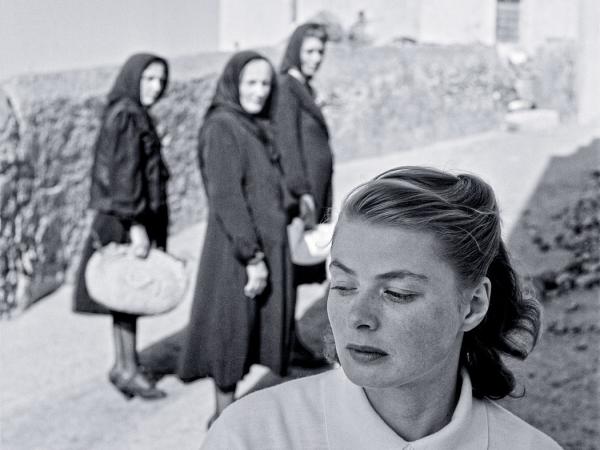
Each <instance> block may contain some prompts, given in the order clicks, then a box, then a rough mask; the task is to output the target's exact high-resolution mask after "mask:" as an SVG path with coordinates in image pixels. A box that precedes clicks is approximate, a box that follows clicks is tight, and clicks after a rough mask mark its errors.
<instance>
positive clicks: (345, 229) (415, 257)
mask: <svg viewBox="0 0 600 450" xmlns="http://www.w3.org/2000/svg"><path fill="white" fill-rule="evenodd" d="M439 255H440V252H439V246H438V245H437V242H436V239H435V237H434V236H433V235H432V234H430V233H425V232H418V231H411V230H407V229H402V228H397V227H394V228H392V227H390V226H386V225H374V224H370V223H366V222H363V221H359V220H347V219H342V222H341V223H338V226H337V231H336V235H335V240H334V242H333V246H332V249H331V264H330V269H331V277H332V279H331V287H330V291H329V297H328V303H327V310H328V315H329V321H330V323H331V327H332V330H333V335H334V338H335V347H336V351H337V354H338V357H339V360H340V363H341V365H342V367H343V369H344V372H345V373H346V375H347V376H348V378H350V380H351V381H352V382H353V383H355V384H357V385H359V386H363V387H370V388H388V387H401V386H408V385H410V384H411V383H418V382H428V383H435V382H436V380H440V379H441V378H440V377H442V378H443V377H446V376H447V373H448V370H456V366H457V362H458V358H459V354H460V347H461V343H462V336H463V323H464V317H463V316H464V311H463V307H462V306H461V305H462V303H461V301H460V298H461V293H460V292H459V290H458V287H457V281H456V275H455V272H454V270H453V268H452V267H451V266H450V265H448V264H447V263H446V262H445V261H444V260H443V259H442V258H441V257H440V256H439Z"/></svg>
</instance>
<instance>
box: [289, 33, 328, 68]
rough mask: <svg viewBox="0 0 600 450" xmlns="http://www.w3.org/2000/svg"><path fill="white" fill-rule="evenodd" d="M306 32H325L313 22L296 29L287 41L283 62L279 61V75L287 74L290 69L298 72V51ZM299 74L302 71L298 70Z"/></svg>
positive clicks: (299, 65)
mask: <svg viewBox="0 0 600 450" xmlns="http://www.w3.org/2000/svg"><path fill="white" fill-rule="evenodd" d="M308 30H321V31H325V27H324V26H323V25H321V24H318V23H315V22H307V23H304V24H302V25H300V26H299V27H298V28H296V29H295V30H294V32H293V33H292V35H291V36H290V40H289V41H288V45H287V48H286V49H285V53H284V55H283V60H282V61H281V67H280V68H279V73H287V72H288V70H290V69H291V68H296V69H298V70H300V67H301V61H300V49H301V48H302V42H303V41H304V35H305V34H306V32H307V31H308ZM300 72H302V71H301V70H300Z"/></svg>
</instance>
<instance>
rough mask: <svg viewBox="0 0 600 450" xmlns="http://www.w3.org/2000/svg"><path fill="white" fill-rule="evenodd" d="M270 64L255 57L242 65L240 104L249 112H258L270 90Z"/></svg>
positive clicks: (261, 108)
mask: <svg viewBox="0 0 600 450" xmlns="http://www.w3.org/2000/svg"><path fill="white" fill-rule="evenodd" d="M271 77H272V73H271V66H270V65H269V63H268V62H266V61H265V60H263V59H255V60H253V61H250V62H249V63H248V64H246V65H245V66H244V69H243V70H242V73H241V76H240V85H239V93H240V105H241V106H242V108H243V109H244V111H246V112H247V113H249V114H258V113H260V112H261V111H262V110H263V108H264V106H265V103H266V102H267V99H268V98H269V93H270V92H271Z"/></svg>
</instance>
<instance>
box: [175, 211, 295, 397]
mask: <svg viewBox="0 0 600 450" xmlns="http://www.w3.org/2000/svg"><path fill="white" fill-rule="evenodd" d="M264 252H265V261H266V263H267V266H268V267H269V283H268V286H267V288H266V289H265V291H264V292H263V293H262V294H261V295H260V296H258V297H257V298H255V299H249V298H246V297H245V296H244V293H243V287H244V285H245V283H246V272H245V265H244V264H243V263H241V262H240V261H239V260H237V259H236V258H235V257H234V256H233V251H232V249H231V248H229V243H228V240H227V238H226V236H225V235H224V234H223V233H222V231H221V230H220V227H219V226H218V225H216V223H215V222H213V221H210V220H209V227H208V229H207V236H206V239H205V242H204V249H203V252H202V258H201V261H200V267H199V271H198V279H197V282H196V289H195V293H194V303H193V306H192V313H191V317H190V322H189V324H188V326H187V329H186V331H185V333H184V336H183V342H182V352H181V355H180V360H179V367H178V375H179V377H180V379H181V380H183V381H184V382H191V381H194V380H196V379H199V378H204V377H212V378H213V380H214V382H215V384H216V385H217V387H219V389H221V390H222V391H231V390H233V389H235V386H236V384H237V383H238V382H239V381H240V380H241V379H242V378H243V377H244V375H245V374H246V373H248V371H249V369H250V366H251V365H252V364H261V365H264V366H266V367H268V368H270V369H271V371H272V372H273V373H275V374H278V375H282V376H284V375H286V374H287V370H288V364H289V359H290V352H291V346H292V339H293V334H294V306H295V289H294V286H293V274H292V267H291V262H290V258H289V253H288V247H287V243H286V242H281V243H279V244H274V245H267V246H265V248H264Z"/></svg>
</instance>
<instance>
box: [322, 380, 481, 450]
mask: <svg viewBox="0 0 600 450" xmlns="http://www.w3.org/2000/svg"><path fill="white" fill-rule="evenodd" d="M336 372H338V373H336V374H335V376H332V377H330V378H328V380H327V381H328V383H326V384H325V385H324V386H323V388H324V392H323V395H324V402H325V405H324V407H325V426H326V430H327V440H328V445H329V448H330V449H336V450H337V449H339V450H342V449H343V450H351V449H365V448H376V449H382V450H384V449H406V450H434V449H435V450H440V449H449V450H450V449H458V448H460V449H461V450H481V449H485V448H487V446H488V441H489V438H488V420H487V414H486V411H485V404H484V403H483V402H480V401H477V400H475V401H474V400H473V394H472V386H471V380H470V378H469V375H468V374H467V372H466V371H465V370H463V371H462V372H461V376H462V385H461V390H460V397H459V399H458V403H457V405H456V409H455V410H454V413H453V414H452V419H451V420H450V422H449V423H448V424H447V425H446V426H445V427H444V428H442V429H441V430H439V431H437V432H435V433H434V434H430V435H429V436H425V437H423V438H421V439H418V440H416V441H412V442H407V441H405V440H404V439H402V438H401V437H400V436H398V435H397V434H396V433H395V432H394V430H392V429H391V428H390V427H389V426H388V425H387V424H386V423H385V422H384V421H383V420H382V419H381V417H379V415H378V414H377V413H376V412H375V410H374V409H373V407H372V406H371V404H370V403H369V400H368V398H367V396H366V394H365V392H364V390H363V389H362V388H361V387H360V386H356V385H355V384H353V383H352V382H351V381H350V380H349V379H348V378H347V377H346V375H345V374H344V372H343V370H342V369H338V370H337V371H336Z"/></svg>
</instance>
